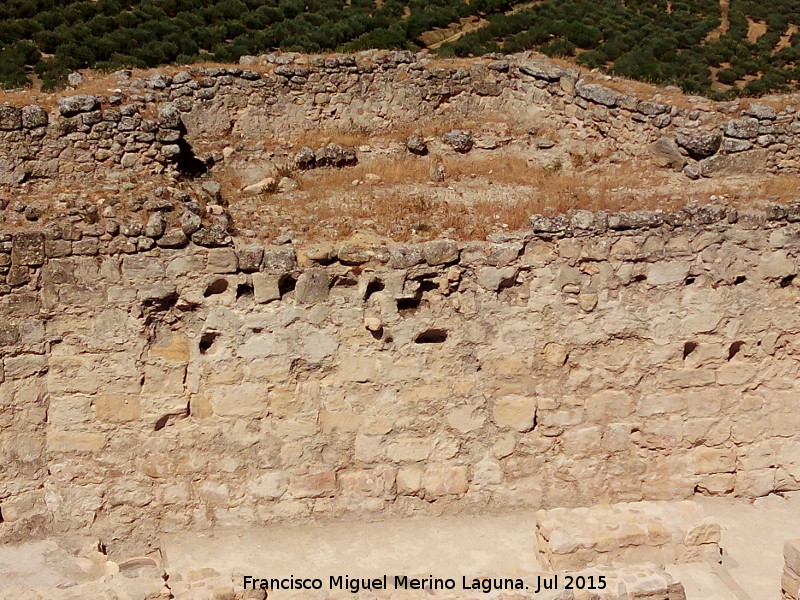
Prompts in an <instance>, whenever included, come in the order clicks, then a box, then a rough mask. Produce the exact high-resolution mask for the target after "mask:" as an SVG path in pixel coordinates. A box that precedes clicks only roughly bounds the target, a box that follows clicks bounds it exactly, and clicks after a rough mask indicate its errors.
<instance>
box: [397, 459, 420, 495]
mask: <svg viewBox="0 0 800 600" xmlns="http://www.w3.org/2000/svg"><path fill="white" fill-rule="evenodd" d="M421 489H422V467H418V466H416V465H411V466H407V467H401V468H400V469H398V471H397V493H398V494H400V495H412V494H416V493H417V492H419V491H420V490H421Z"/></svg>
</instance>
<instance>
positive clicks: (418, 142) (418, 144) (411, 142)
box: [406, 135, 428, 156]
mask: <svg viewBox="0 0 800 600" xmlns="http://www.w3.org/2000/svg"><path fill="white" fill-rule="evenodd" d="M406 148H407V149H408V151H409V152H411V153H412V154H416V155H417V156H425V155H426V154H427V153H428V144H426V143H425V140H424V139H422V138H421V137H420V136H418V135H411V136H409V137H408V139H407V140H406Z"/></svg>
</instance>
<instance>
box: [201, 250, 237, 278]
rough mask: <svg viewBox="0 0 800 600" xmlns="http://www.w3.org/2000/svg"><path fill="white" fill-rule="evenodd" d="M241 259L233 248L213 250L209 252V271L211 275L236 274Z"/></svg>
mask: <svg viewBox="0 0 800 600" xmlns="http://www.w3.org/2000/svg"><path fill="white" fill-rule="evenodd" d="M238 269H239V258H238V256H237V255H236V252H234V250H233V248H212V249H211V250H209V251H208V270H209V271H210V272H211V273H220V274H224V273H236V271H237V270H238Z"/></svg>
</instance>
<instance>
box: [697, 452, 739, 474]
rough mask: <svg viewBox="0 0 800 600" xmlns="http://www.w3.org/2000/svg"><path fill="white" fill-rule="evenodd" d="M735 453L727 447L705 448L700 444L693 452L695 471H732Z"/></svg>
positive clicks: (699, 472)
mask: <svg viewBox="0 0 800 600" xmlns="http://www.w3.org/2000/svg"><path fill="white" fill-rule="evenodd" d="M736 457H737V453H736V451H735V450H733V449H729V448H707V447H705V446H700V447H698V448H696V449H695V451H694V453H693V459H694V460H693V463H694V469H695V472H696V473H698V474H703V475H707V474H710V473H733V471H734V470H735V469H736Z"/></svg>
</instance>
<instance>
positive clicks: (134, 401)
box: [94, 394, 142, 423]
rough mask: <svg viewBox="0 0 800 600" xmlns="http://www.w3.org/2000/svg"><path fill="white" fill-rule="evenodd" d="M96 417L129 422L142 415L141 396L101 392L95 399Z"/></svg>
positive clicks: (108, 420)
mask: <svg viewBox="0 0 800 600" xmlns="http://www.w3.org/2000/svg"><path fill="white" fill-rule="evenodd" d="M94 410H95V417H96V418H97V420H99V421H107V422H110V423H127V422H128V421H135V420H137V419H138V418H140V417H141V416H142V402H141V399H140V398H139V396H131V395H123V394H100V395H98V396H97V397H96V398H95V399H94Z"/></svg>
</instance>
